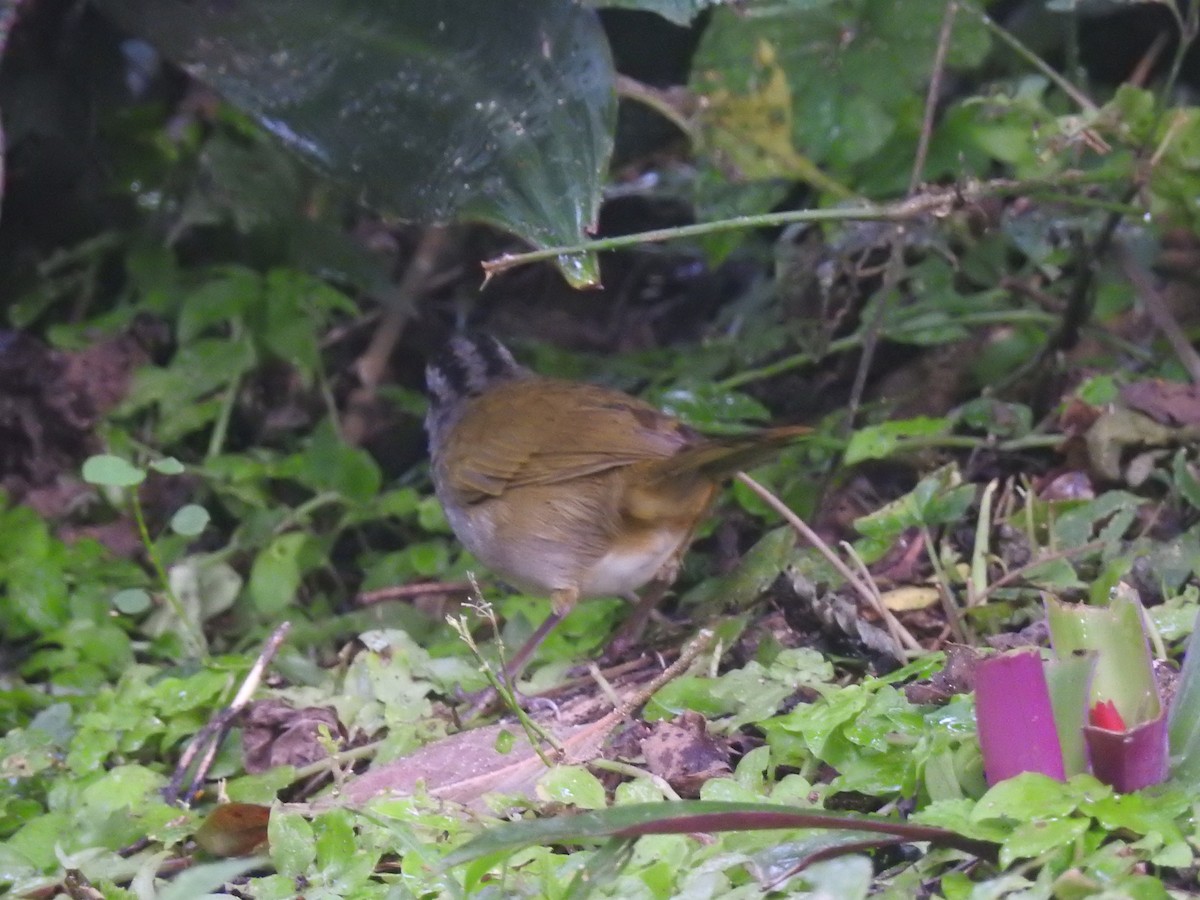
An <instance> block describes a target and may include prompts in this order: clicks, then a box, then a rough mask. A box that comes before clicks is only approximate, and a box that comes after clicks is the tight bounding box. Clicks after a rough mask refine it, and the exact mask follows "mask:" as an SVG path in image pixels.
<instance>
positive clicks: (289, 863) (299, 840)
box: [267, 806, 317, 878]
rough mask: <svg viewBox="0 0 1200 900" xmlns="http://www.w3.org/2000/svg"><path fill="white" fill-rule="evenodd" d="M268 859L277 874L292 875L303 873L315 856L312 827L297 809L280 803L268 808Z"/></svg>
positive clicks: (315, 843)
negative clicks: (281, 805)
mask: <svg viewBox="0 0 1200 900" xmlns="http://www.w3.org/2000/svg"><path fill="white" fill-rule="evenodd" d="M267 842H268V844H269V846H270V848H271V860H272V861H273V862H274V863H275V868H276V869H278V870H279V874H280V875H285V876H289V877H292V878H295V877H297V876H300V875H304V874H305V873H306V872H307V871H308V867H309V866H311V865H312V864H313V862H314V861H315V860H316V858H317V839H316V835H315V834H314V832H313V827H312V825H311V824H310V823H309V821H308V820H307V819H306V818H304V816H302V815H300V814H299V813H294V812H288V811H287V810H285V809H283V808H282V807H280V806H276V807H275V808H274V809H272V810H271V821H270V822H269V823H268V825H267Z"/></svg>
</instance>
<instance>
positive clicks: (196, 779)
mask: <svg viewBox="0 0 1200 900" xmlns="http://www.w3.org/2000/svg"><path fill="white" fill-rule="evenodd" d="M291 629H292V623H291V622H284V623H282V624H281V625H280V626H279V627H278V628H276V629H275V630H274V631H272V632H271V636H270V637H268V638H267V640H266V642H265V643H264V644H263V648H262V650H261V651H260V652H259V654H258V658H257V659H255V660H254V665H252V666H251V667H250V671H249V672H247V673H246V677H245V679H244V680H243V681H242V686H241V687H240V688H238V692H237V694H236V695H234V698H233V700H231V701H230V703H229V705H228V706H227V707H225V708H224V709H223V710H221V711H220V712H219V713H217V714H216V715H215V716H214V717H213V718H212V719H211V720H210V721H209V722H208V724H207V725H205V726H204V727H203V728H201V729H200V730H199V731H198V732H196V736H195V737H193V738H192V742H191V743H190V744H188V747H187V749H186V750H184V752H183V755H182V756H181V757H180V758H179V764H178V765H177V766H176V767H175V774H174V775H173V776H172V777H171V781H170V783H169V784H168V785H167V786H166V788H165V789H164V790H163V797H164V798H165V799H166V801H167V802H168V803H175V802H176V801H178V800H179V799H180V798H181V797H182V798H183V801H184V803H187V802H189V801H190V800H191V798H192V797H193V796H194V795H195V793H196V792H197V791H198V790H199V789H200V785H201V784H202V783H203V782H204V779H205V778H206V777H207V776H208V770H209V768H210V767H211V766H212V762H213V759H214V758H216V755H217V750H218V749H219V748H220V746H221V743H222V742H223V741H224V740H225V736H226V735H227V734H228V733H229V730H230V729H231V728H232V727H233V723H234V721H235V720H236V719H237V717H238V716H239V715H240V714H241V712H242V710H243V709H245V708H246V706H247V705H248V704H249V703H250V699H251V698H252V697H253V696H254V692H255V691H257V690H258V686H259V684H260V683H261V682H262V678H263V675H264V673H265V672H266V670H267V666H268V665H269V664H270V662H271V660H272V659H274V658H275V654H276V653H278V652H279V648H280V646H281V645H282V644H283V642H284V639H285V638H287V635H288V632H289V631H291ZM197 756H200V761H199V762H198V763H197V764H196V771H195V774H194V775H193V776H192V779H191V781H190V782H189V784H188V788H187V790H186V791H185V790H183V782H184V779H185V778H186V777H187V773H188V770H189V769H190V768H191V766H192V761H193V760H195V759H196V757H197Z"/></svg>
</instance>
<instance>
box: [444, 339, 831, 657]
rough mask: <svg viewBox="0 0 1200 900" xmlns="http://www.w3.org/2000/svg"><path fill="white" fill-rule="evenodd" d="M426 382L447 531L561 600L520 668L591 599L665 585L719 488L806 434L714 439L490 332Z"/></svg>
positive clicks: (450, 356)
mask: <svg viewBox="0 0 1200 900" xmlns="http://www.w3.org/2000/svg"><path fill="white" fill-rule="evenodd" d="M425 380H426V387H427V392H428V397H429V407H428V412H427V414H426V418H425V429H426V432H427V434H428V438H429V451H430V471H431V478H432V481H433V487H434V493H435V494H436V496H437V498H438V500H439V501H440V502H441V505H442V509H443V510H444V511H445V515H446V520H447V521H448V522H449V524H450V527H451V529H452V530H453V531H454V533H455V535H456V536H457V537H458V539H459V541H460V542H461V543H462V544H463V546H465V547H466V548H467V550H469V551H470V552H471V553H472V554H473V555H474V557H475V558H476V559H477V560H478V561H479V562H480V563H482V564H483V566H485V567H486V568H488V569H490V570H491V571H492V572H493V573H495V574H496V575H498V576H500V578H501V579H502V580H503V581H505V582H508V583H509V584H511V585H512V586H513V587H516V588H519V589H520V590H522V591H524V592H526V593H529V594H533V595H538V596H546V597H549V599H550V601H551V606H552V613H551V615H550V616H549V617H548V618H547V619H546V620H545V621H544V622H543V623H542V625H541V626H540V627H539V628H538V629H537V631H535V633H534V634H533V636H532V637H531V638H530V639H529V640H528V641H527V642H526V644H525V645H524V646H523V647H522V648H521V649H520V650H519V651H518V652H517V654H516V655H515V656H514V657H513V658H512V660H511V661H510V662H509V663H508V665H507V666H506V669H507V674H508V675H510V676H513V677H515V674H518V673H519V672H520V671H521V670H522V669H523V667H524V665H525V664H526V662H527V661H528V659H529V657H530V656H531V655H532V654H533V652H534V651H535V650H536V649H537V647H538V645H539V644H540V643H541V641H542V640H544V639H545V637H546V635H548V634H549V633H550V631H551V630H552V629H553V628H554V627H555V626H556V625H557V624H558V622H559V621H561V620H562V618H563V617H564V616H565V615H566V614H567V613H568V612H570V610H571V609H572V608H573V607H574V606H575V604H576V603H577V602H579V601H580V600H581V599H586V598H590V597H600V596H626V597H634V598H636V593H635V592H636V591H637V590H638V589H640V588H642V587H644V586H645V585H647V584H649V583H651V582H653V583H655V585H657V586H661V588H662V589H665V586H667V585H669V584H670V583H671V582H672V581H674V579H675V577H676V575H677V574H678V572H679V568H680V563H681V559H682V557H683V554H684V552H685V550H686V549H687V547H688V545H689V544H690V543H691V540H692V537H693V535H694V534H695V532H696V529H697V527H698V526H699V525H700V524H701V523H702V522H703V521H704V519H705V517H706V515H707V514H708V512H709V510H710V509H711V507H712V505H713V503H714V501H715V499H716V497H717V495H718V492H719V490H720V487H721V485H722V483H723V482H724V481H725V480H726V479H727V478H729V477H730V476H732V475H733V474H734V473H735V472H737V471H738V470H740V469H743V468H746V467H748V466H751V465H753V464H755V463H757V462H761V461H763V460H764V459H765V458H768V457H770V456H772V455H774V454H775V453H776V452H778V451H779V450H780V449H781V448H782V447H784V446H786V445H788V444H790V443H792V442H793V441H795V440H796V439H797V438H798V437H800V436H801V435H804V434H807V433H809V431H810V429H808V428H806V427H804V426H799V425H796V426H782V427H776V428H768V429H762V430H758V431H754V432H751V433H748V434H745V435H738V436H735V437H728V436H720V437H710V436H705V435H703V434H701V433H700V432H699V431H697V430H695V429H693V428H692V427H690V426H688V425H687V424H685V423H684V422H682V421H680V420H679V419H677V418H675V417H674V416H671V415H669V414H667V413H665V412H663V411H661V410H659V409H657V408H656V407H654V406H652V405H651V404H649V403H646V402H645V401H643V400H639V399H638V398H636V397H633V396H631V395H630V394H627V393H625V392H623V391H619V390H616V389H613V388H609V387H604V386H602V385H598V384H590V383H586V382H579V381H570V380H564V379H558V378H550V377H544V376H541V375H538V374H535V373H534V372H533V371H531V370H530V369H528V368H526V367H524V366H522V365H520V364H519V363H518V362H517V361H516V359H515V358H514V357H513V355H512V353H510V352H509V350H508V348H507V347H505V346H504V345H503V344H502V343H500V341H499V340H497V339H496V338H495V337H492V336H491V335H488V334H456V335H454V336H452V337H451V338H450V340H449V341H448V342H447V344H446V346H445V347H444V348H443V349H442V351H441V352H440V353H438V354H437V355H435V356H434V357H433V358H432V359H431V360H430V361H429V363H428V365H427V367H426V371H425ZM661 593H662V590H659V591H658V596H657V597H656V596H654V593H653V592H651V593H650V594H649V595H648V598H647V599H648V601H649V602H650V604H651V607H650V608H652V604H653V603H654V602H656V601H657V599H659V598H660V597H661ZM650 608H645V607H641V609H640V611H641V612H643V613H645V614H648V613H649V612H650ZM636 615H637V614H636V613H635V616H636ZM643 620H644V615H643Z"/></svg>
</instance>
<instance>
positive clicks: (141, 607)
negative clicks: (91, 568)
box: [112, 588, 151, 616]
mask: <svg viewBox="0 0 1200 900" xmlns="http://www.w3.org/2000/svg"><path fill="white" fill-rule="evenodd" d="M112 605H113V608H114V609H116V610H117V612H120V613H123V614H124V615H127V616H139V615H141V614H142V613H144V612H145V611H146V610H148V609H149V608H150V606H151V601H150V595H149V594H148V593H146V592H145V591H144V590H142V589H141V588H126V589H125V590H123V591H117V592H116V593H115V594H113V598H112Z"/></svg>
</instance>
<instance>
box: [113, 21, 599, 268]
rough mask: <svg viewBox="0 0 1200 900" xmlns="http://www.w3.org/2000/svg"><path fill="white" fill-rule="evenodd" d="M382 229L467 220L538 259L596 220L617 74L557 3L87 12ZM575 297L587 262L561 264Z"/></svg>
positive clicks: (592, 37)
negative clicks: (389, 221) (160, 59)
mask: <svg viewBox="0 0 1200 900" xmlns="http://www.w3.org/2000/svg"><path fill="white" fill-rule="evenodd" d="M96 3H97V5H98V6H99V7H100V8H101V9H102V10H103V11H105V12H106V13H107V14H108V15H110V16H111V17H113V18H114V19H115V20H117V22H118V23H119V24H120V25H121V26H122V27H123V28H125V29H126V30H128V31H130V32H132V33H134V34H137V35H139V36H141V37H144V38H146V39H147V40H149V41H151V42H152V43H154V44H155V45H157V46H158V47H159V48H160V49H161V50H162V51H163V52H164V53H165V54H166V55H167V56H169V57H171V58H172V59H174V60H176V61H177V62H179V63H180V64H181V65H183V66H184V67H185V68H186V69H187V70H188V72H190V73H191V74H192V75H193V76H194V77H195V78H197V79H199V80H201V81H203V82H205V83H207V84H210V85H212V86H213V87H214V88H216V89H217V90H218V91H220V92H221V93H222V94H223V95H224V96H225V97H226V98H227V99H228V100H229V101H230V102H231V103H233V104H235V105H236V106H238V107H240V108H242V109H243V110H245V111H246V112H248V113H249V114H250V115H251V116H253V117H254V118H255V119H256V120H257V121H258V122H259V123H260V124H261V125H262V126H263V127H264V128H266V129H268V130H269V131H270V132H271V133H273V134H274V135H276V136H277V137H278V138H279V139H280V140H281V141H283V142H284V143H285V144H286V145H287V146H289V147H290V148H292V149H293V150H294V151H295V152H297V153H298V154H299V155H300V156H301V157H303V158H304V159H305V160H307V161H308V162H309V163H310V164H312V165H314V166H316V167H317V168H318V169H319V170H320V171H321V172H323V173H324V174H325V175H327V176H328V177H330V178H332V179H334V180H336V181H338V182H340V183H342V184H344V185H345V186H346V187H347V188H349V189H350V190H351V191H352V192H353V193H355V194H356V195H357V196H359V197H361V198H362V199H363V200H365V201H366V202H367V203H369V204H371V205H373V206H375V207H377V208H379V209H381V210H383V211H384V212H387V213H391V214H394V215H398V216H400V217H401V218H404V219H409V220H412V221H419V222H444V221H447V220H449V219H452V218H469V219H476V220H482V221H487V222H492V223H494V224H496V225H499V226H501V227H504V228H506V229H509V230H511V231H513V232H515V233H516V234H519V235H520V236H521V237H523V238H525V239H527V240H528V241H530V242H531V243H533V244H534V245H536V246H539V247H544V246H551V245H555V244H564V243H576V242H578V240H579V239H580V237H581V236H582V235H583V233H584V231H585V230H586V229H587V228H588V227H589V226H590V225H591V224H592V222H593V221H594V220H595V215H596V211H597V209H598V206H599V199H600V188H601V179H602V176H603V175H604V173H605V170H606V168H607V164H608V159H609V154H610V151H611V148H612V126H613V122H614V115H615V110H616V101H615V98H614V95H613V88H612V80H613V71H612V62H611V59H610V58H609V53H608V45H607V43H606V41H605V38H604V34H603V32H602V31H601V29H600V26H599V24H598V22H597V20H596V17H595V14H594V13H593V12H591V11H590V10H585V9H580V8H579V7H577V6H575V5H574V4H572V3H567V2H563V0H511V2H505V3H496V2H493V0H457V2H454V3H430V2H427V0H405V2H397V3H378V2H372V0H253V2H251V0H193V2H188V0H96ZM560 265H561V266H562V268H563V270H564V272H565V273H566V274H567V275H568V277H569V278H571V279H572V280H573V281H575V282H577V283H585V282H588V281H591V280H594V265H593V261H592V260H585V259H582V258H576V257H572V258H564V259H562V260H560Z"/></svg>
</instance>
